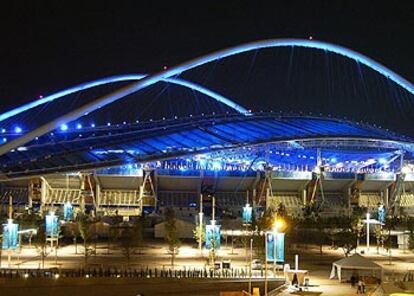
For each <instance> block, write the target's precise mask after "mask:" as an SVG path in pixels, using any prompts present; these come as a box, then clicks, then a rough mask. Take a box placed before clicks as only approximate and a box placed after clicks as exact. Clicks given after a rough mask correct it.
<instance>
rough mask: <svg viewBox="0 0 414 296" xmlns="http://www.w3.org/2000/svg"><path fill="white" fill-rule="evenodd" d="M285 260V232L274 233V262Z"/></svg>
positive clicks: (281, 262)
mask: <svg viewBox="0 0 414 296" xmlns="http://www.w3.org/2000/svg"><path fill="white" fill-rule="evenodd" d="M284 262H285V234H284V233H280V232H278V233H276V263H280V264H283V263H284Z"/></svg>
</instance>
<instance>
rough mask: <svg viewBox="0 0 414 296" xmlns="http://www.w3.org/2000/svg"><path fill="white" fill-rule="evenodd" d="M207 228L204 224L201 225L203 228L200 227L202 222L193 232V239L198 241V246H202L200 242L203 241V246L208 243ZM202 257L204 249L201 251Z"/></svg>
mask: <svg viewBox="0 0 414 296" xmlns="http://www.w3.org/2000/svg"><path fill="white" fill-rule="evenodd" d="M205 229H206V226H205V225H204V223H201V227H200V222H198V223H197V224H196V225H195V228H194V230H193V237H194V239H195V240H196V242H197V243H198V244H200V240H201V245H203V244H204V243H205V241H206V231H205ZM200 255H201V256H202V255H203V252H202V249H201V254H200Z"/></svg>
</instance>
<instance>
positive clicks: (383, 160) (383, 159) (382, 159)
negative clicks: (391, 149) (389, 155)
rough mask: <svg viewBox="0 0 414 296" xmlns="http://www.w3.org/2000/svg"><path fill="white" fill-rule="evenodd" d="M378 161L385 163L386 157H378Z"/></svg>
mask: <svg viewBox="0 0 414 296" xmlns="http://www.w3.org/2000/svg"><path fill="white" fill-rule="evenodd" d="M378 162H379V163H380V164H386V163H387V159H385V158H384V157H381V158H380V159H378Z"/></svg>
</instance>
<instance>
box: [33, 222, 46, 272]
mask: <svg viewBox="0 0 414 296" xmlns="http://www.w3.org/2000/svg"><path fill="white" fill-rule="evenodd" d="M36 224H37V225H36V228H37V234H36V235H35V237H34V239H33V240H32V243H33V244H34V245H35V247H36V250H37V252H38V253H39V255H40V258H41V260H42V268H44V266H45V257H46V255H47V254H46V248H47V241H46V222H45V220H44V219H41V218H40V219H37V220H36Z"/></svg>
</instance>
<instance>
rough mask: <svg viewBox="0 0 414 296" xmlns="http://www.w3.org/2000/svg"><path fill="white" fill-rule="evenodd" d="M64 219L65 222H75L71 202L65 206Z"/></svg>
mask: <svg viewBox="0 0 414 296" xmlns="http://www.w3.org/2000/svg"><path fill="white" fill-rule="evenodd" d="M63 219H65V221H70V220H73V206H72V204H71V203H70V202H67V203H65V204H64V205H63Z"/></svg>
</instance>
